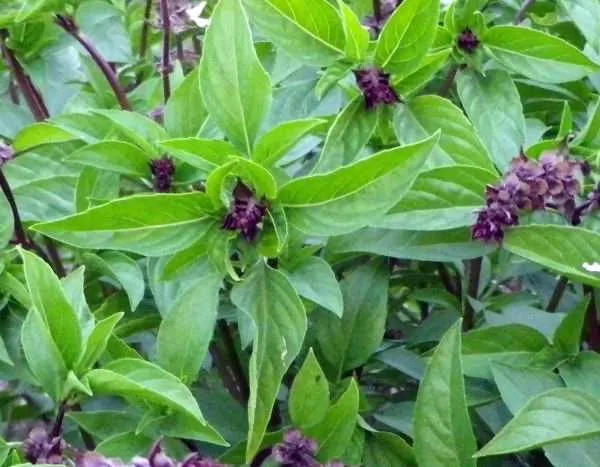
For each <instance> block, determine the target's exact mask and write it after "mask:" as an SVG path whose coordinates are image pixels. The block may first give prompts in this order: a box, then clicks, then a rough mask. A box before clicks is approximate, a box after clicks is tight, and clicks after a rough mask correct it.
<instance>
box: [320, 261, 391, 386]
mask: <svg viewBox="0 0 600 467" xmlns="http://www.w3.org/2000/svg"><path fill="white" fill-rule="evenodd" d="M388 281H389V274H388V267H387V265H386V264H385V263H384V262H383V261H374V262H371V263H369V264H366V265H363V266H360V267H358V268H356V269H355V270H354V271H353V272H352V274H351V275H350V276H349V277H347V278H345V279H344V280H343V281H342V282H341V284H340V286H341V289H342V294H343V296H344V314H343V315H342V317H341V319H340V318H339V317H338V316H335V315H334V314H332V313H329V312H325V311H323V310H319V311H315V312H314V313H315V314H314V315H313V316H314V318H315V327H314V331H315V334H316V339H317V342H318V344H319V346H318V351H319V352H318V355H319V356H322V357H323V358H322V361H323V363H324V364H327V366H326V368H327V369H328V370H329V373H330V374H331V375H332V377H333V378H334V379H335V380H338V379H340V378H341V376H342V374H343V373H344V372H345V371H347V370H352V369H354V368H356V367H359V366H360V365H362V364H364V363H366V362H367V360H368V359H369V358H370V357H371V355H372V354H373V353H374V352H375V351H376V350H377V348H378V347H379V345H380V344H381V341H382V339H383V333H384V331H385V322H386V318H387V313H388V308H387V302H388V293H387V290H388Z"/></svg>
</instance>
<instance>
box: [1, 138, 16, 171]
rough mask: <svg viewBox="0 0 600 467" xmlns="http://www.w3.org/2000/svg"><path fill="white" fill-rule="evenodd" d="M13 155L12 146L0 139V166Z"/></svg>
mask: <svg viewBox="0 0 600 467" xmlns="http://www.w3.org/2000/svg"><path fill="white" fill-rule="evenodd" d="M14 155H15V152H14V151H13V148H11V147H10V146H8V145H7V144H4V143H3V142H2V141H0V167H2V166H3V165H4V164H6V163H7V162H8V161H9V160H11V159H12V158H13V156H14Z"/></svg>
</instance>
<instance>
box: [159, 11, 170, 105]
mask: <svg viewBox="0 0 600 467" xmlns="http://www.w3.org/2000/svg"><path fill="white" fill-rule="evenodd" d="M160 16H161V20H162V27H163V42H162V60H161V66H160V68H161V73H162V79H163V94H164V98H165V103H166V102H167V100H169V97H171V81H170V80H171V78H170V76H169V74H170V73H171V18H170V17H169V1H168V0H160Z"/></svg>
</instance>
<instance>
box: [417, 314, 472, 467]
mask: <svg viewBox="0 0 600 467" xmlns="http://www.w3.org/2000/svg"><path fill="white" fill-rule="evenodd" d="M460 326H461V322H460V320H459V322H458V323H456V324H455V325H454V326H453V327H452V328H450V330H449V331H448V332H446V334H445V335H444V337H443V338H442V340H441V341H440V343H439V344H438V346H437V348H436V350H435V352H434V353H433V357H432V359H431V362H430V364H429V367H428V368H427V370H426V371H425V376H424V378H423V381H422V382H421V384H420V386H419V392H418V394H417V404H416V407H415V418H414V433H415V437H414V439H415V443H414V449H415V455H416V458H417V461H418V465H423V466H425V465H426V466H431V467H475V465H476V464H475V460H474V459H473V458H472V455H473V454H474V453H475V451H476V450H477V445H476V443H475V436H474V435H473V431H472V428H471V420H470V419H469V412H468V411H467V399H466V396H465V383H464V380H463V373H462V365H461V359H460V353H461V335H460Z"/></svg>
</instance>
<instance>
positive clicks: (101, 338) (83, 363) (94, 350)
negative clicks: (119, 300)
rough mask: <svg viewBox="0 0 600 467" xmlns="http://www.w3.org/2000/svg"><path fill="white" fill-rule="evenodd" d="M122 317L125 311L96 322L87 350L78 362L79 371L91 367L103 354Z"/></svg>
mask: <svg viewBox="0 0 600 467" xmlns="http://www.w3.org/2000/svg"><path fill="white" fill-rule="evenodd" d="M122 317H123V313H116V314H114V315H111V316H109V317H108V318H105V319H103V320H102V321H100V322H98V324H96V326H95V327H94V329H93V330H92V332H91V334H90V336H89V337H88V339H87V342H86V345H85V351H84V352H83V355H82V356H81V359H80V360H79V363H78V364H77V369H78V370H79V373H81V372H83V371H85V370H88V369H90V368H91V367H92V366H93V365H94V364H95V363H96V362H97V361H98V359H99V358H100V357H101V356H102V354H103V353H104V351H105V350H106V346H107V345H108V340H109V339H110V336H111V335H112V333H113V330H114V328H115V326H116V325H117V323H118V322H119V321H120V320H121V318H122Z"/></svg>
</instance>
